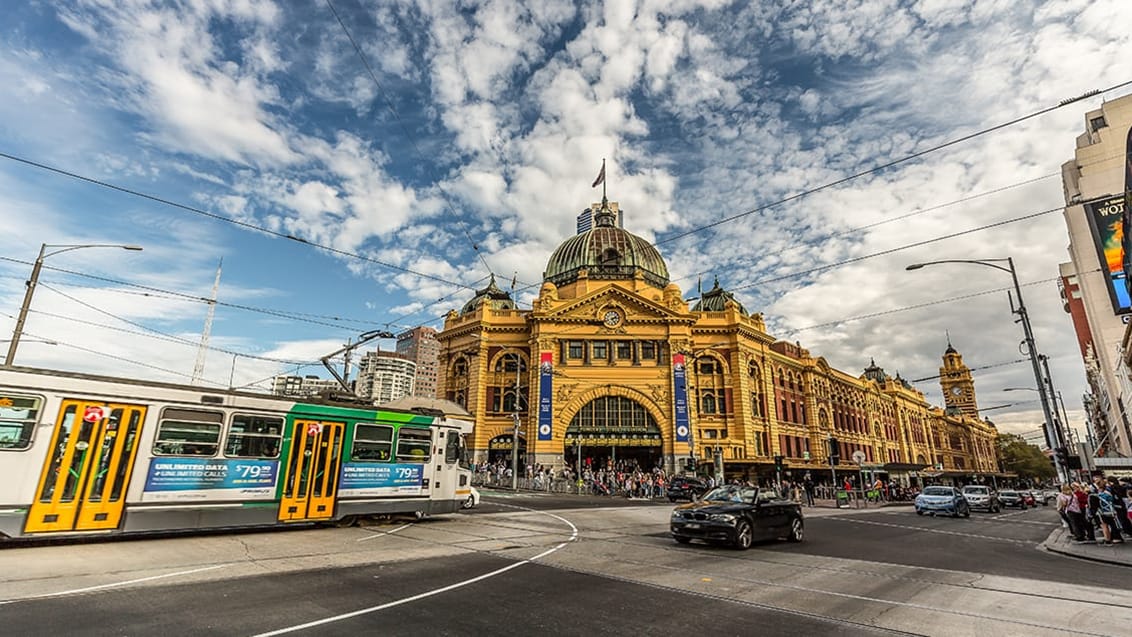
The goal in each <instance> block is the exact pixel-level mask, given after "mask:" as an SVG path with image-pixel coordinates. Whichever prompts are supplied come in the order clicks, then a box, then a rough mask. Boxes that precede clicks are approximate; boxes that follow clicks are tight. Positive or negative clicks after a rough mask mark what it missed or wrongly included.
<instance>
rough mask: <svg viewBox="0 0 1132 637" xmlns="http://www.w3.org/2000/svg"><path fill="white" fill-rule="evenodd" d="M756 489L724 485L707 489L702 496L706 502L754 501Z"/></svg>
mask: <svg viewBox="0 0 1132 637" xmlns="http://www.w3.org/2000/svg"><path fill="white" fill-rule="evenodd" d="M756 493H758V490H757V489H753V488H751V487H736V486H730V485H728V486H725V487H716V488H714V489H712V490H711V491H708V493H707V495H705V496H704V497H703V499H704V501H706V502H754V500H755V494H756Z"/></svg>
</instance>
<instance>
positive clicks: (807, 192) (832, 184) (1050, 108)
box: [653, 80, 1132, 246]
mask: <svg viewBox="0 0 1132 637" xmlns="http://www.w3.org/2000/svg"><path fill="white" fill-rule="evenodd" d="M1130 84H1132V80H1126V81H1123V82H1120V83H1118V84H1114V85H1112V86H1109V87H1108V88H1104V89H1094V90H1091V91H1088V92H1086V93H1083V94H1081V95H1078V96H1077V97H1073V98H1069V99H1064V100H1062V101H1060V102H1058V103H1057V104H1056V105H1054V106H1047V107H1046V108H1043V109H1040V110H1037V111H1034V112H1032V113H1030V114H1028V115H1023V116H1021V117H1016V118H1014V119H1012V120H1009V121H1007V122H1003V123H1000V124H995V125H993V126H989V127H987V128H983V129H980V130H977V131H975V132H973V133H968V134H966V135H962V136H960V137H957V138H955V139H952V140H948V141H946V142H943V143H941V144H937V145H935V146H932V147H930V148H925V149H924V150H920V151H916V152H914V153H911V154H909V155H905V156H904V157H900V158H898V159H894V160H892V161H888V162H885V163H883V164H880V165H878V166H874V167H872V168H869V169H866V170H862V171H859V172H856V173H853V174H851V175H848V176H846V177H842V178H840V179H836V180H834V181H831V182H827V183H825V184H822V185H820V186H817V187H814V188H810V189H808V190H803V191H802V192H798V193H795V194H793V195H790V196H787V197H784V198H782V199H779V200H776V201H773V202H771V203H768V204H764V205H761V206H758V207H756V208H752V209H751V210H748V211H746V212H741V213H739V214H736V215H732V216H730V217H725V218H723V219H720V220H718V221H714V222H712V223H709V224H707V225H704V226H700V227H698V228H693V229H691V230H688V231H686V232H682V233H680V234H677V235H675V236H672V237H668V238H666V239H663V240H661V241H657V242H656V243H654V244H653V245H654V246H659V245H662V244H665V243H670V242H672V241H676V240H677V239H682V238H684V237H687V236H690V235H693V234H697V233H699V232H703V231H704V230H709V229H711V228H715V227H717V226H720V225H723V224H725V223H730V222H732V221H735V220H737V219H742V218H744V217H748V216H750V215H753V214H755V213H757V212H762V211H763V210H767V209H769V208H773V207H776V206H780V205H782V204H784V203H789V202H791V201H796V200H798V199H801V198H803V197H807V196H809V195H812V194H815V193H818V192H822V191H823V190H829V189H830V188H833V187H835V186H839V185H841V184H844V183H846V182H849V181H853V180H854V179H858V178H860V177H865V176H867V175H872V174H874V173H878V172H880V171H882V170H885V169H888V168H892V167H893V166H897V165H899V164H903V163H906V162H909V161H911V160H913V159H917V158H920V157H923V156H925V155H928V154H931V153H934V152H936V151H939V150H943V149H944V148H948V147H951V146H955V145H957V144H961V143H963V142H966V141H970V140H972V139H975V138H976V137H981V136H983V135H987V134H989V133H993V132H995V131H998V130H1002V129H1003V128H1008V127H1010V126H1013V125H1015V124H1019V123H1021V122H1024V121H1026V120H1029V119H1033V118H1035V117H1039V116H1041V115H1045V114H1046V113H1050V112H1053V111H1055V110H1057V109H1059V108H1063V107H1065V106H1068V105H1070V104H1073V103H1074V102H1078V101H1080V100H1083V99H1087V98H1089V97H1093V96H1095V95H1102V94H1104V93H1109V92H1111V91H1115V90H1117V89H1120V88H1123V87H1125V86H1128V85H1130Z"/></svg>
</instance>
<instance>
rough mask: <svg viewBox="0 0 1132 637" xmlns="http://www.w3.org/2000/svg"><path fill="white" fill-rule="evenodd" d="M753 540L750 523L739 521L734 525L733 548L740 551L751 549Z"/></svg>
mask: <svg viewBox="0 0 1132 637" xmlns="http://www.w3.org/2000/svg"><path fill="white" fill-rule="evenodd" d="M753 539H754V533H753V532H752V531H751V523H750V522H748V521H746V520H739V523H738V524H736V525H735V548H737V549H739V550H740V551H745V550H747V549H749V548H751V540H753Z"/></svg>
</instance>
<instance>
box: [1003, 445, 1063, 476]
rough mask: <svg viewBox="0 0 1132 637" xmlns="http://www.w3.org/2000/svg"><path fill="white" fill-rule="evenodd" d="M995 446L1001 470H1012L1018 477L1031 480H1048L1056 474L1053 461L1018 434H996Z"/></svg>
mask: <svg viewBox="0 0 1132 637" xmlns="http://www.w3.org/2000/svg"><path fill="white" fill-rule="evenodd" d="M995 446H996V447H997V448H998V460H999V462H1000V463H1002V469H1003V471H1013V472H1014V473H1017V474H1018V477H1019V478H1023V479H1033V480H1048V479H1050V478H1053V477H1054V476H1056V475H1057V471H1056V470H1055V469H1054V468H1053V463H1052V462H1050V460H1049V458H1047V457H1046V455H1045V454H1044V453H1042V450H1041V449H1038V448H1037V447H1035V446H1034V445H1031V444H1030V443H1028V442H1026V440H1025V439H1023V438H1022V436H1019V435H1018V434H998V439H996V440H995Z"/></svg>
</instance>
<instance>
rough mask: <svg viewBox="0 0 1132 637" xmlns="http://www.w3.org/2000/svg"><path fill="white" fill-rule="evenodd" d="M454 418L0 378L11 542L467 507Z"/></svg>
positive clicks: (162, 386)
mask: <svg viewBox="0 0 1132 637" xmlns="http://www.w3.org/2000/svg"><path fill="white" fill-rule="evenodd" d="M471 428H472V423H471V422H470V421H469V420H467V419H464V418H461V417H459V416H457V415H451V414H444V413H440V412H430V413H417V412H406V411H398V410H390V409H383V408H375V407H370V406H361V405H355V404H350V403H342V402H327V401H318V400H315V399H311V400H310V401H308V402H297V401H296V400H294V399H289V398H285V397H280V396H270V395H263V394H254V393H249V392H240V391H231V390H219V391H213V390H209V389H204V388H200V387H190V386H184V385H176V384H170V383H156V382H148V381H141V380H131V379H124V378H111V377H106V376H96V375H90V374H80V373H73V372H62V371H55V370H46V369H35V368H23V367H12V368H5V369H0V537H7V538H24V537H36V536H48V535H50V536H57V535H67V534H90V533H111V534H118V533H134V532H156V531H181V530H193V529H210V528H237V527H268V526H277V525H285V524H295V523H314V522H331V521H348V520H352V519H355V518H357V517H359V516H370V515H383V514H417V515H433V514H441V513H450V512H454V511H457V510H459V508H460V506H461V504H462V503H463V502H464V501H465V500H466V499H467V498H468V497H469V494H470V491H471V486H470V485H471V473H470V470H469V466H468V465H467V461H466V460H467V453H466V447H465V436H466V435H468V434H470V433H471Z"/></svg>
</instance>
